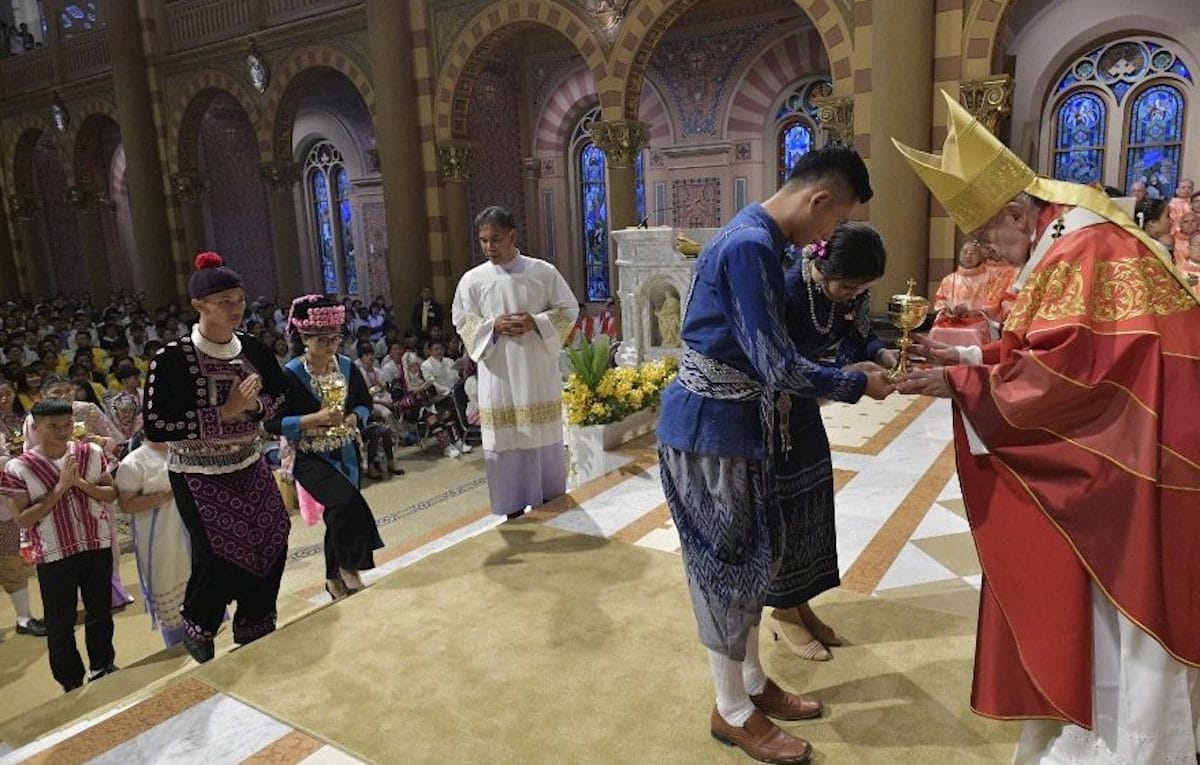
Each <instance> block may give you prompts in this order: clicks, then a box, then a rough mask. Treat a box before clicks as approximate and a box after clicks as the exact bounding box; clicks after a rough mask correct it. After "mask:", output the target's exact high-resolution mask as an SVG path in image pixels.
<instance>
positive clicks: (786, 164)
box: [779, 118, 813, 184]
mask: <svg viewBox="0 0 1200 765" xmlns="http://www.w3.org/2000/svg"><path fill="white" fill-rule="evenodd" d="M812 147H813V130H812V127H811V126H810V125H808V123H806V122H804V121H803V120H801V119H799V118H792V119H791V120H790V121H788V122H785V123H784V124H783V127H782V128H781V129H780V131H779V183H780V184H782V183H784V182H785V181H786V180H787V179H788V176H789V175H791V174H792V168H793V167H795V166H796V160H798V159H800V158H801V157H803V156H804V155H805V154H807V153H808V152H809V151H811V150H812Z"/></svg>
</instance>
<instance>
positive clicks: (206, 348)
mask: <svg viewBox="0 0 1200 765" xmlns="http://www.w3.org/2000/svg"><path fill="white" fill-rule="evenodd" d="M192 345H194V346H196V350H198V351H200V352H201V353H203V354H204V355H205V356H212V357H213V358H214V359H220V360H221V361H229V360H230V359H236V358H237V357H238V356H240V355H242V341H241V340H240V339H239V338H238V336H237V335H236V334H235V335H234V336H233V339H232V340H230V341H229V342H228V343H218V342H215V341H213V340H209V339H208V338H207V337H205V336H204V335H202V334H200V325H199V324H193V325H192Z"/></svg>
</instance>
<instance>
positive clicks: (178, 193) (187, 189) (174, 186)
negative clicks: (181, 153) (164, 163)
mask: <svg viewBox="0 0 1200 765" xmlns="http://www.w3.org/2000/svg"><path fill="white" fill-rule="evenodd" d="M211 187H212V179H211V178H209V177H208V176H207V175H201V174H200V173H171V194H172V195H173V196H174V197H175V198H176V199H178V200H179V201H180V202H199V201H200V198H201V197H202V196H204V194H206V193H207V192H208V190H209V189H210V188H211Z"/></svg>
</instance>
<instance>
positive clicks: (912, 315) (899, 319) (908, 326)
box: [885, 279, 929, 383]
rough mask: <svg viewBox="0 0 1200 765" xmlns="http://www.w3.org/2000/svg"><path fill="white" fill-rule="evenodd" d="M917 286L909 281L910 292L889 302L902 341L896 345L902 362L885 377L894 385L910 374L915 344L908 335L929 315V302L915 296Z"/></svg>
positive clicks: (889, 310) (889, 309)
mask: <svg viewBox="0 0 1200 765" xmlns="http://www.w3.org/2000/svg"><path fill="white" fill-rule="evenodd" d="M916 286H917V281H916V280H915V279H909V280H908V292H907V293H906V294H904V295H892V297H891V299H890V300H888V318H889V319H891V320H892V324H893V325H894V326H895V327H896V328H897V329H899V330H900V332H901V334H900V340H899V341H898V342H897V343H896V348H898V349H899V350H900V360H899V361H897V362H896V366H895V367H894V368H893V369H890V370H888V371H887V373H886V375H885V376H886V377H887V380H888V382H893V383H894V382H896V381H898V380H899V379H900V378H901V377H903V376H904V375H905V374H907V373H908V370H909V359H908V352H909V350H910V349H911V348H912V344H913V343H912V339H911V338H910V337H909V336H908V335H909V333H910V332H912V331H913V330H914V329H916V328H917V327H919V326H921V325H922V324H924V323H925V317H926V316H928V315H929V301H928V300H927V299H926V298H923V297H921V296H920V295H914V294H913V289H914V288H915V287H916Z"/></svg>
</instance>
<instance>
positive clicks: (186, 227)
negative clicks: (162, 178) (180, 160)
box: [171, 173, 212, 263]
mask: <svg viewBox="0 0 1200 765" xmlns="http://www.w3.org/2000/svg"><path fill="white" fill-rule="evenodd" d="M211 187H212V181H211V179H209V177H208V176H207V175H199V174H197V173H173V174H172V175H171V193H172V194H174V195H175V199H176V200H178V201H179V211H180V213H181V217H182V219H183V241H184V247H186V248H187V251H186V252H185V253H184V255H186V258H185V260H186V261H187V262H189V263H190V262H191V261H192V260H193V259H194V258H195V257H196V253H199V252H204V251H205V250H207V249H208V239H207V237H206V236H205V231H204V195H205V194H207V193H208V190H209V188H211Z"/></svg>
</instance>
